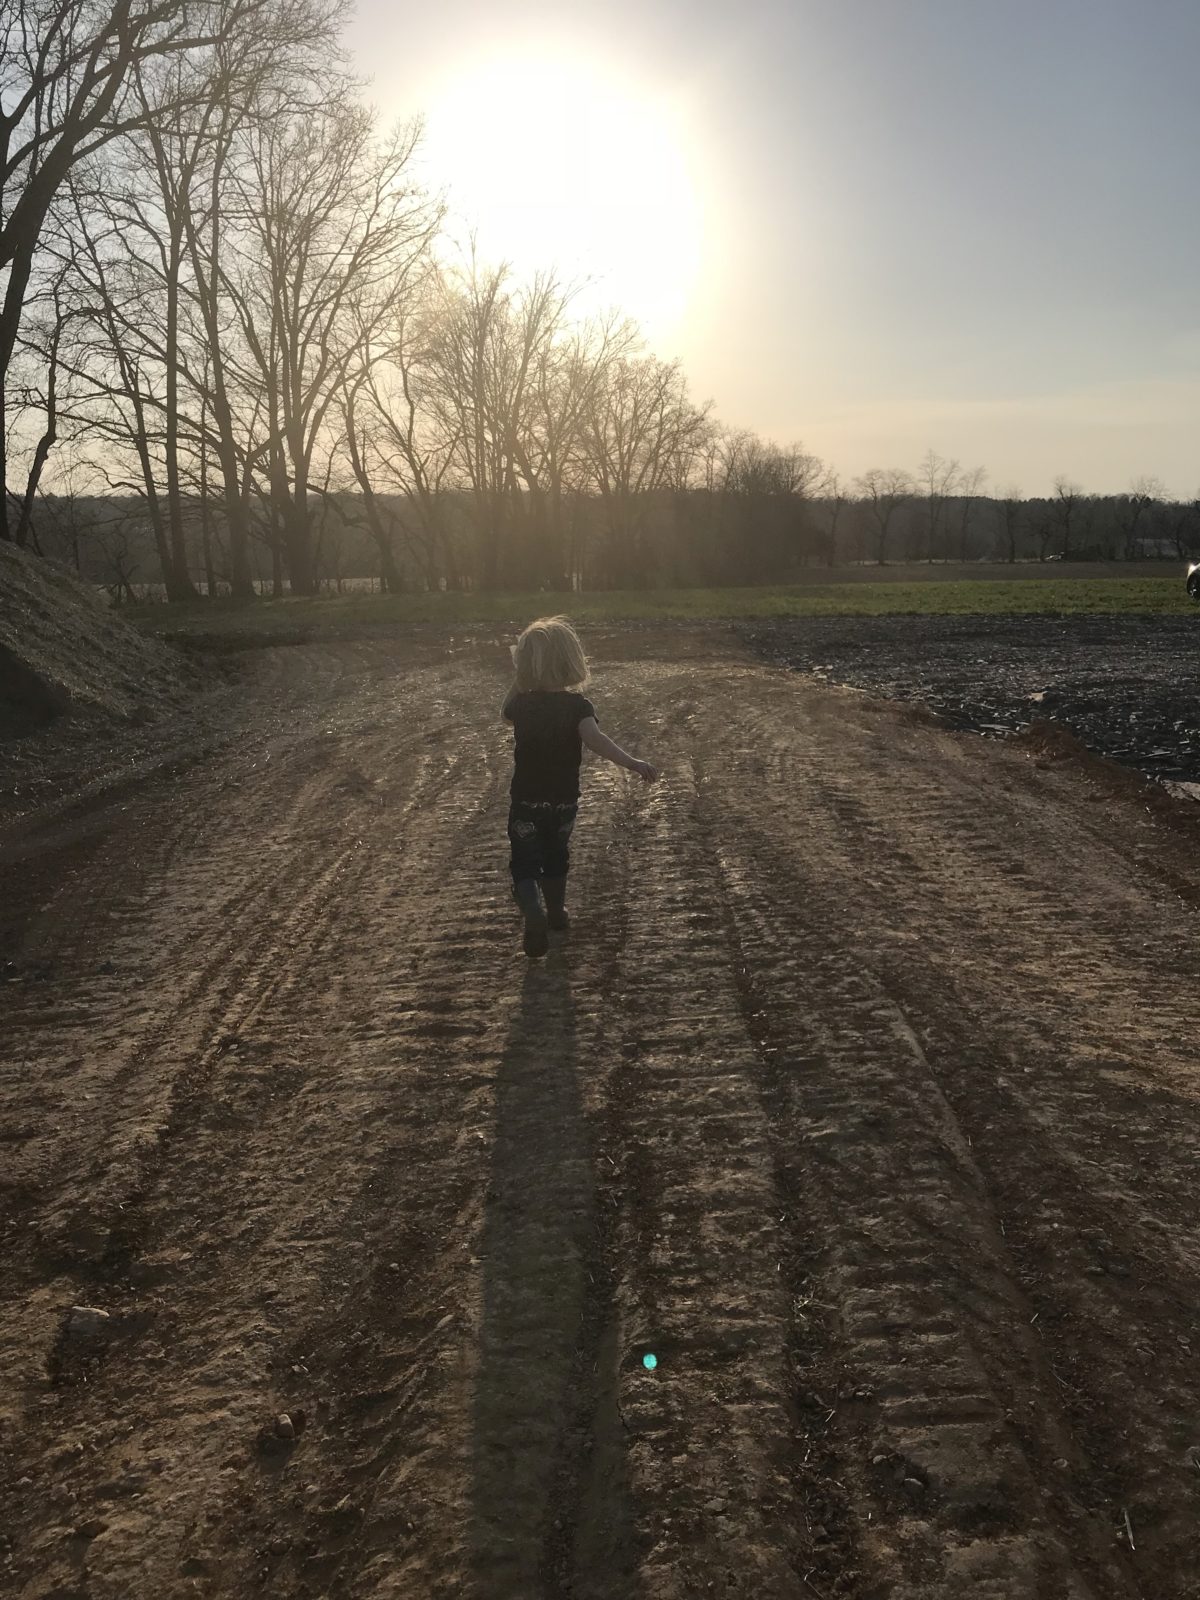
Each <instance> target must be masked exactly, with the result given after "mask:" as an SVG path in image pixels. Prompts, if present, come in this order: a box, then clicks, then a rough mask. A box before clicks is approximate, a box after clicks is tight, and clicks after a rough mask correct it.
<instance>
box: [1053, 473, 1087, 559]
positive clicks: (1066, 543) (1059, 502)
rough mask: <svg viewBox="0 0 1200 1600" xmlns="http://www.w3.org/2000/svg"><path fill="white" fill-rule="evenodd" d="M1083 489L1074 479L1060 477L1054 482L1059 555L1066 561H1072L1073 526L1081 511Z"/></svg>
mask: <svg viewBox="0 0 1200 1600" xmlns="http://www.w3.org/2000/svg"><path fill="white" fill-rule="evenodd" d="M1082 495H1083V488H1082V486H1081V485H1080V484H1078V483H1075V482H1074V480H1073V479H1071V478H1067V477H1063V476H1061V475H1060V476H1059V477H1057V478H1055V480H1054V502H1053V508H1054V518H1055V522H1056V525H1057V527H1058V530H1059V535H1060V549H1059V553H1060V555H1061V557H1062V559H1063V560H1064V561H1069V560H1070V559H1071V524H1072V522H1073V521H1074V520H1075V515H1076V513H1077V511H1078V510H1079V502H1080V499H1081V497H1082Z"/></svg>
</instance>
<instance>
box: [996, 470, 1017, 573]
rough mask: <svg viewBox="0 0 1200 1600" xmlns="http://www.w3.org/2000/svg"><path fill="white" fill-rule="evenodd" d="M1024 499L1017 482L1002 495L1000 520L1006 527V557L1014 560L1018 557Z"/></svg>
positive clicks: (1007, 559) (1004, 527)
mask: <svg viewBox="0 0 1200 1600" xmlns="http://www.w3.org/2000/svg"><path fill="white" fill-rule="evenodd" d="M1021 517H1022V500H1021V491H1020V489H1018V488H1017V486H1016V485H1015V484H1009V486H1008V488H1007V489H1005V490H1003V492H1002V493H1001V496H1000V522H1001V526H1002V527H1003V529H1004V559H1005V560H1006V561H1009V562H1013V561H1015V560H1016V559H1017V537H1018V535H1019V533H1020V530H1021Z"/></svg>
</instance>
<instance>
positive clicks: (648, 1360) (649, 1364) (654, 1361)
mask: <svg viewBox="0 0 1200 1600" xmlns="http://www.w3.org/2000/svg"><path fill="white" fill-rule="evenodd" d="M642 1365H643V1366H644V1367H645V1369H646V1371H647V1372H653V1371H654V1369H655V1367H656V1366H657V1365H658V1357H657V1356H655V1355H651V1354H650V1352H649V1351H648V1350H647V1352H646V1354H645V1355H644V1356H643V1357H642Z"/></svg>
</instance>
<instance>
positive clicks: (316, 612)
mask: <svg viewBox="0 0 1200 1600" xmlns="http://www.w3.org/2000/svg"><path fill="white" fill-rule="evenodd" d="M1190 608H1191V603H1190V602H1189V601H1188V599H1187V596H1186V594H1185V593H1184V588H1183V584H1182V582H1181V581H1180V579H1179V577H1178V576H1172V577H1170V578H1165V577H1164V578H1146V577H1135V578H1044V579H1042V578H1027V579H1021V580H1016V581H1013V582H1004V581H1003V580H995V579H989V580H979V581H969V580H968V581H952V582H945V583H878V584H872V583H847V584H827V585H821V586H816V587H799V586H784V587H778V588H764V589H659V590H626V591H621V590H613V591H609V592H606V593H593V594H575V595H555V594H536V595H531V594H413V595H379V594H362V593H357V594H346V595H323V596H320V597H319V598H316V599H291V598H288V599H283V600H259V601H251V602H249V603H242V604H235V603H233V602H231V601H227V600H215V601H211V602H208V601H201V602H198V603H197V604H194V605H186V606H166V605H141V606H136V607H130V608H128V610H127V611H126V612H125V613H124V614H125V615H126V616H128V617H129V618H130V620H132V621H134V622H136V623H138V624H139V625H140V626H141V627H143V628H146V629H148V630H149V631H151V632H154V633H159V634H164V635H169V636H177V637H185V638H186V637H189V636H191V637H196V638H202V637H204V636H205V635H219V636H221V637H223V638H232V639H236V638H237V637H240V636H245V637H246V638H247V639H251V638H254V639H264V638H265V639H272V638H277V639H279V640H280V641H284V640H289V639H297V638H309V637H314V638H315V637H320V636H321V635H323V634H328V635H335V636H336V635H345V634H348V633H353V632H355V631H357V630H359V629H364V630H367V631H373V630H375V629H377V628H387V627H408V626H414V625H419V624H442V625H444V626H447V627H478V626H496V627H506V628H510V627H516V626H519V625H523V624H524V623H526V622H529V621H530V620H531V619H532V618H534V617H536V616H539V615H542V614H544V613H546V612H552V611H559V610H561V611H565V612H567V613H568V615H570V616H571V617H573V618H575V619H576V620H577V621H579V622H583V623H588V622H591V623H618V622H642V621H655V620H662V621H699V620H706V619H709V620H712V621H719V620H722V619H730V620H733V619H739V620H746V619H749V618H754V617H806V616H811V617H829V616H846V617H853V616H887V615H896V614H909V615H920V616H973V615H978V616H997V615H1001V616H1003V615H1012V616H1029V615H1039V616H1045V615H1061V616H1074V615H1080V614H1098V613H1107V614H1113V613H1124V612H1136V613H1147V612H1153V613H1171V612H1178V613H1183V612H1186V611H1188V610H1189V609H1190Z"/></svg>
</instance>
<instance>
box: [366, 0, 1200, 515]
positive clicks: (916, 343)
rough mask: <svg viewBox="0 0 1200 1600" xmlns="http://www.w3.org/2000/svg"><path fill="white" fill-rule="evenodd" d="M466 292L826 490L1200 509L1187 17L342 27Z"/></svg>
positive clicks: (531, 19)
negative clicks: (975, 489)
mask: <svg viewBox="0 0 1200 1600" xmlns="http://www.w3.org/2000/svg"><path fill="white" fill-rule="evenodd" d="M351 43H352V47H353V49H354V52H355V60H356V62H357V64H358V66H359V68H360V69H361V70H362V71H363V72H364V73H365V74H367V75H368V76H369V77H370V78H371V80H372V81H371V87H370V95H371V98H372V99H373V101H374V102H375V104H376V105H377V106H378V107H379V109H380V111H381V112H382V114H383V115H384V117H385V118H387V119H389V120H390V119H395V118H404V117H411V116H415V115H423V116H424V117H425V119H426V124H427V132H426V138H425V143H424V148H423V157H422V161H423V168H422V170H423V172H424V173H425V176H426V178H427V180H428V181H429V182H430V183H431V184H432V185H433V186H434V187H436V188H439V189H443V188H444V189H445V190H446V192H447V197H448V200H449V202H450V206H451V210H452V214H453V216H454V218H455V227H456V229H457V230H458V232H459V233H460V235H461V236H462V237H463V238H464V239H465V238H466V237H467V236H468V235H469V234H470V233H472V232H474V235H475V237H476V239H477V242H478V248H479V251H480V253H481V255H483V256H484V258H485V259H489V260H499V259H507V260H509V261H511V262H512V264H513V266H514V268H516V269H517V270H518V271H519V272H521V273H522V274H527V273H529V272H531V271H533V270H536V269H538V268H552V269H555V270H556V271H558V272H559V273H560V274H561V275H562V276H563V277H565V278H567V279H579V278H586V279H587V280H588V284H589V287H588V290H587V293H586V295H585V296H584V297H583V299H582V300H581V302H580V304H581V306H583V307H585V308H590V307H599V306H600V305H607V304H616V305H620V306H621V307H622V308H623V309H624V310H626V311H627V312H628V313H629V314H630V315H631V316H633V317H635V318H636V319H637V320H638V321H639V322H640V323H641V324H642V325H643V327H644V329H645V331H646V334H647V338H648V341H649V343H650V345H651V347H652V348H653V349H654V350H655V352H656V353H658V354H659V355H662V356H664V357H673V356H679V357H680V358H681V359H682V361H683V364H684V367H685V370H686V371H687V373H688V375H689V379H690V382H691V385H692V389H693V392H694V393H695V394H696V396H697V397H698V398H701V399H704V398H711V399H712V400H713V402H714V404H715V406H716V409H717V412H718V414H719V415H720V416H721V417H722V419H724V420H725V421H727V422H729V423H731V424H735V425H741V426H746V427H751V428H754V429H757V430H759V431H760V432H762V433H764V434H767V435H770V436H773V437H775V438H777V439H779V440H781V441H787V440H795V439H800V440H803V442H804V443H805V444H806V445H807V446H808V447H809V448H810V449H812V450H815V451H816V452H818V453H819V454H821V455H823V456H824V457H826V458H827V459H828V460H829V461H830V462H832V463H833V464H835V465H837V466H839V467H840V468H842V470H843V471H845V472H847V473H849V474H854V473H857V472H860V471H862V470H864V469H865V468H866V467H868V466H871V465H889V466H890V465H897V466H912V465H914V464H915V462H916V461H917V459H918V458H919V457H920V455H921V454H922V453H923V452H924V450H925V449H926V448H927V447H928V446H930V445H932V446H934V447H935V448H937V449H938V450H939V451H941V452H943V453H945V454H947V455H950V456H956V457H958V458H960V459H961V460H962V461H963V462H964V463H969V464H975V463H978V464H980V465H983V466H985V467H986V468H987V469H988V471H989V473H990V481H991V482H992V483H993V484H996V485H999V484H1002V483H1008V482H1014V483H1017V484H1019V485H1020V486H1021V487H1022V488H1023V489H1024V490H1025V492H1026V493H1039V492H1044V491H1046V490H1047V489H1048V488H1049V486H1050V484H1051V482H1052V480H1053V478H1054V477H1055V476H1056V475H1057V474H1060V473H1063V474H1067V475H1070V476H1072V477H1074V478H1077V479H1079V480H1081V481H1083V482H1084V483H1086V484H1087V485H1088V486H1089V487H1090V488H1093V489H1096V490H1097V491H1102V492H1115V491H1119V490H1120V489H1122V488H1125V487H1127V485H1128V483H1129V481H1130V480H1131V479H1132V478H1133V477H1134V476H1137V475H1139V474H1143V473H1147V474H1156V475H1158V476H1159V477H1160V478H1162V479H1163V481H1164V482H1165V484H1166V485H1167V487H1168V488H1169V489H1170V490H1172V491H1173V492H1175V493H1177V494H1191V493H1194V492H1195V491H1196V489H1197V487H1198V486H1200V452H1198V451H1197V449H1196V438H1197V424H1198V422H1200V309H1198V307H1197V303H1196V298H1195V291H1194V276H1195V263H1196V261H1197V259H1200V204H1198V200H1200V196H1198V194H1197V189H1198V187H1200V179H1198V176H1197V167H1196V163H1195V151H1196V149H1197V147H1198V142H1200V110H1198V109H1197V105H1198V99H1197V96H1196V95H1195V93H1194V87H1193V83H1192V73H1193V68H1194V64H1195V62H1196V61H1197V60H1198V59H1200V6H1197V5H1196V4H1194V0H1185V3H1173V0H1150V3H1148V4H1145V3H1143V4H1133V3H1126V0H1121V3H1113V0H1086V3H1085V0H1055V3H1054V4H1052V5H1045V4H1044V3H1040V0H1039V3H1032V0H1008V3H1006V4H1004V5H1000V6H985V5H982V4H975V3H964V0H905V3H900V0H856V3H854V4H846V3H844V0H819V3H807V4H806V3H803V0H799V3H797V0H788V3H786V4H785V3H782V0H780V3H777V4H776V3H766V0H757V3H751V4H745V5H740V6H736V7H727V6H717V5H715V4H711V3H709V0H701V3H698V4H686V5H685V4H680V3H676V0H650V3H648V4H644V5H637V6H634V5H632V4H628V3H621V4H607V5H603V6H600V5H595V4H589V3H583V4H580V5H576V6H574V7H572V8H570V10H569V11H566V10H564V9H563V8H561V7H555V8H551V7H548V6H543V5H537V4H529V3H523V0H498V3H496V4H494V5H490V6H487V7H481V6H478V5H473V4H466V3H464V0H447V3H445V4H442V5H439V6H437V7H431V8H430V9H429V10H428V11H427V12H426V13H425V14H423V15H417V16H414V15H413V13H412V12H411V11H410V10H408V9H407V8H396V7H391V6H384V5H383V4H381V3H380V0H362V4H361V6H360V9H359V12H358V15H357V20H356V22H355V25H354V28H353V30H352V33H351Z"/></svg>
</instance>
